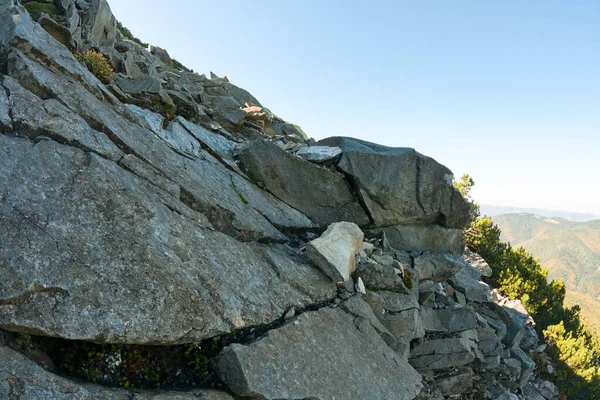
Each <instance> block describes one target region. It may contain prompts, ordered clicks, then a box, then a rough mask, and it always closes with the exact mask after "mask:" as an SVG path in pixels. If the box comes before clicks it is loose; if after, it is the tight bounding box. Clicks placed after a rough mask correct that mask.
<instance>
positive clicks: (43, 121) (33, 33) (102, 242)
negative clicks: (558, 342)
mask: <svg viewBox="0 0 600 400" xmlns="http://www.w3.org/2000/svg"><path fill="white" fill-rule="evenodd" d="M21 3H26V2H25V1H23V2H21ZM46 3H48V2H47V1H46ZM54 4H55V7H56V9H57V14H56V15H52V16H50V15H40V17H39V18H37V17H36V19H37V20H38V21H39V23H38V22H34V21H32V19H31V18H30V16H29V15H28V12H27V11H26V10H27V9H26V8H25V7H23V6H22V5H21V4H20V3H19V2H16V1H14V0H0V72H1V73H2V77H1V80H0V276H1V277H2V281H1V283H0V360H1V362H0V398H5V397H6V398H9V399H19V400H21V399H40V398H48V399H53V398H57V399H58V398H61V399H62V398H70V397H73V396H75V397H76V398H81V399H96V398H102V399H138V400H142V399H156V400H158V399H215V400H217V399H222V400H225V399H241V398H252V399H289V400H291V399H319V400H332V399H340V400H346V399H414V398H419V399H438V398H439V397H440V396H461V395H465V396H471V395H473V394H474V393H476V392H477V391H478V390H484V391H485V392H486V393H487V394H488V398H494V397H498V398H499V396H500V397H501V396H508V398H510V396H514V393H520V395H522V394H523V393H527V396H529V398H535V396H536V395H537V394H540V395H541V396H543V397H544V398H546V399H548V400H550V399H553V398H555V397H556V396H557V395H558V393H556V390H555V388H554V387H553V386H552V385H551V384H550V383H549V382H546V381H544V380H542V379H541V378H540V377H539V376H538V374H537V371H536V366H535V363H534V362H533V361H532V353H531V352H535V351H538V350H539V349H538V348H537V346H536V344H537V335H536V333H535V330H534V322H533V321H532V320H531V317H530V316H529V315H528V314H527V312H526V310H525V309H524V307H523V306H522V304H520V303H519V302H515V301H512V300H509V299H507V298H505V297H503V296H502V295H501V294H499V293H497V292H495V291H492V290H491V289H490V287H489V286H488V285H487V284H485V283H484V282H482V281H481V279H482V274H483V275H485V276H487V275H489V273H490V271H489V266H487V264H486V263H485V261H484V260H483V259H481V258H480V257H479V256H477V255H476V254H473V253H467V254H466V255H464V256H463V255H462V252H463V249H464V243H463V242H464V241H463V233H462V229H463V226H464V225H465V223H467V222H468V220H469V218H470V215H469V205H468V203H466V202H465V201H464V200H463V199H462V197H460V195H459V194H458V192H457V191H456V190H455V189H454V188H453V187H452V185H451V173H450V171H449V170H448V169H447V168H445V167H444V166H442V165H440V164H439V163H437V162H436V161H435V160H433V159H431V158H429V157H426V156H424V155H421V154H419V153H417V152H416V151H415V150H413V149H406V148H388V147H384V146H379V145H375V144H373V143H368V142H363V141H358V140H355V139H350V138H339V137H338V138H330V139H326V140H324V141H322V142H321V143H320V144H319V145H316V142H315V141H313V140H310V141H309V140H308V138H307V137H306V135H305V133H304V132H302V130H301V129H300V128H299V127H298V126H296V125H293V124H290V123H288V122H286V121H284V120H282V119H281V118H279V117H277V116H276V115H275V114H274V113H273V112H271V111H270V110H269V109H267V108H266V107H264V106H263V105H262V104H261V103H260V102H259V101H258V100H257V99H256V98H255V97H254V96H252V95H251V94H250V93H248V92H247V91H245V90H244V89H241V88H239V87H237V86H235V85H234V84H232V83H231V82H230V81H229V79H227V77H218V76H217V75H215V74H212V73H211V76H210V78H209V77H206V76H204V75H198V74H195V73H192V72H188V71H183V70H182V69H183V68H181V65H180V64H178V63H175V62H173V60H172V59H171V58H170V56H169V55H168V53H167V51H166V50H164V49H160V48H158V47H155V46H150V47H148V48H147V47H145V46H142V45H141V44H139V43H136V42H134V41H131V40H127V39H125V38H124V37H123V35H122V34H121V33H120V32H118V29H117V26H116V20H115V18H114V16H113V15H112V13H111V12H110V8H109V6H108V4H107V3H106V1H105V0H85V1H84V0H76V1H75V0H60V1H55V2H54ZM29 7H30V9H31V6H29ZM92 48H93V49H95V50H99V51H102V53H103V54H104V55H105V56H106V57H107V62H109V63H110V65H111V66H112V68H113V69H114V70H115V72H116V75H115V77H114V79H112V80H111V82H110V83H108V84H107V85H104V84H102V83H101V82H100V81H99V80H98V79H97V78H96V77H95V76H94V75H93V74H92V73H90V71H88V69H87V68H86V67H85V66H84V65H83V64H81V63H80V62H79V61H78V60H77V59H76V57H75V56H74V55H73V53H72V51H85V50H88V49H92ZM82 349H83V350H82ZM144 352H146V353H148V354H159V355H161V354H162V358H160V360H161V361H160V363H156V364H152V365H149V364H144V363H145V362H146V363H147V362H148V358H144V357H145V356H143V353H144ZM125 354H128V355H129V358H128V359H125V358H123V359H121V358H120V357H121V355H125ZM144 354H145V353H144ZM175 354H179V355H184V356H185V357H183V358H177V357H174V355H175ZM536 354H538V353H536ZM538 356H539V357H543V353H539V354H538ZM538 356H536V357H538ZM186 357H187V358H186ZM181 360H186V361H185V365H179V364H177V363H178V362H182V361H181ZM116 369H119V370H120V373H121V375H119V374H118V373H117V372H115V371H116ZM125 370H126V372H127V373H129V374H130V375H127V376H133V375H135V376H136V377H140V376H141V377H142V378H143V379H148V380H150V381H151V378H152V377H153V376H154V374H157V376H158V372H157V371H158V370H160V373H161V374H171V375H172V376H173V377H180V376H181V375H182V374H183V375H185V374H186V373H187V372H185V371H190V370H193V371H194V373H195V376H196V377H198V380H197V381H193V384H192V383H190V382H192V381H188V380H183V378H178V379H179V380H177V379H164V381H163V380H161V381H160V382H158V383H157V385H158V386H161V384H162V385H163V386H161V388H162V390H161V392H156V391H155V392H144V391H140V390H136V391H132V390H131V389H130V388H127V386H129V385H130V384H131V383H132V382H130V381H129V380H128V379H126V380H122V379H121V378H122V376H124V375H123V374H122V373H123V371H125ZM182 371H183V372H182ZM497 377H498V379H497ZM506 377H509V379H506ZM98 378H100V381H98V383H102V384H104V385H113V386H122V387H120V388H117V387H107V386H100V385H95V384H92V383H84V382H83V381H82V380H81V379H88V380H90V381H95V380H97V379H98ZM157 379H158V378H157ZM175 381H177V382H179V383H177V384H175V383H173V382H175ZM165 382H169V383H168V384H167V383H165ZM181 382H184V383H185V384H182V383H181ZM152 384H153V386H151V387H156V385H155V384H156V382H152ZM164 385H166V386H164ZM169 385H171V386H169ZM178 385H179V386H178ZM204 386H206V387H208V386H211V387H212V386H215V387H217V388H222V389H223V390H218V391H215V390H204V389H197V388H199V387H204ZM138 388H145V387H142V386H138ZM175 389H177V390H180V391H179V392H175V391H174V390H175Z"/></svg>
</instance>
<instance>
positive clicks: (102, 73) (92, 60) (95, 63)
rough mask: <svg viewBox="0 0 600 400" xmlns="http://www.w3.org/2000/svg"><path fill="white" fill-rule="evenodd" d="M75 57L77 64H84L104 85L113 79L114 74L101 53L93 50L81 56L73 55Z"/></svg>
mask: <svg viewBox="0 0 600 400" xmlns="http://www.w3.org/2000/svg"><path fill="white" fill-rule="evenodd" d="M75 57H76V58H77V59H78V60H79V62H81V63H83V64H85V66H86V67H87V68H88V69H89V70H90V72H91V73H92V74H94V75H95V76H96V78H98V79H99V80H100V82H102V83H104V84H108V83H110V81H111V80H112V79H113V77H114V75H115V72H114V71H113V69H112V67H111V66H110V64H109V62H108V60H107V59H106V57H105V56H104V54H102V53H101V52H98V51H94V50H87V51H86V52H85V53H83V54H79V53H78V54H75Z"/></svg>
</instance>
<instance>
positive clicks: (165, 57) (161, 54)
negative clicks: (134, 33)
mask: <svg viewBox="0 0 600 400" xmlns="http://www.w3.org/2000/svg"><path fill="white" fill-rule="evenodd" d="M148 51H149V52H150V54H152V55H155V56H156V57H158V58H159V59H160V61H162V62H163V63H165V65H167V66H169V67H173V60H172V59H171V56H169V53H168V52H167V51H166V50H165V49H163V48H161V47H158V46H148Z"/></svg>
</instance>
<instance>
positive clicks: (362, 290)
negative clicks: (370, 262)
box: [356, 277, 367, 294]
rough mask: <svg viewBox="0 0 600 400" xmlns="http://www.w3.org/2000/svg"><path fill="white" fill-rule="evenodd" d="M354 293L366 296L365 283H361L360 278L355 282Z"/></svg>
mask: <svg viewBox="0 0 600 400" xmlns="http://www.w3.org/2000/svg"><path fill="white" fill-rule="evenodd" d="M356 291H357V292H358V293H361V294H367V289H366V288H365V283H364V282H363V280H362V278H361V277H358V281H357V282H356Z"/></svg>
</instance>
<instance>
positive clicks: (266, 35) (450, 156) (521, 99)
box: [110, 0, 600, 215]
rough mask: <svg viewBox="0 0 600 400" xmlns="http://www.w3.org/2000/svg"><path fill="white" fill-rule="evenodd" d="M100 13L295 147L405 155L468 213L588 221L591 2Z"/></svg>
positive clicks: (596, 59)
mask: <svg viewBox="0 0 600 400" xmlns="http://www.w3.org/2000/svg"><path fill="white" fill-rule="evenodd" d="M110 4H111V7H112V9H113V11H114V13H115V15H116V17H117V18H118V19H119V20H120V21H121V22H123V24H124V25H125V26H126V27H128V28H129V29H130V30H131V31H132V32H133V34H134V35H136V36H137V37H139V38H140V39H142V40H144V41H146V42H149V43H152V44H154V45H158V46H162V47H164V48H166V49H167V50H168V51H169V52H170V54H171V56H173V57H174V58H176V59H178V60H179V61H181V62H182V63H183V64H184V65H186V66H188V67H190V68H193V69H194V70H195V71H199V72H200V73H208V72H209V71H214V72H215V73H216V74H218V75H227V76H228V77H229V79H230V80H231V82H232V83H234V84H236V85H238V86H240V87H242V88H244V89H247V90H248V91H249V92H250V93H252V94H253V95H255V96H256V97H257V98H258V99H259V101H261V102H262V103H263V105H265V106H266V107H268V108H270V109H271V110H272V111H273V112H275V113H276V114H278V115H279V116H281V117H283V118H285V119H287V120H289V121H290V122H293V123H295V124H298V125H300V126H302V128H303V129H304V131H305V132H306V133H307V134H308V135H309V136H312V137H314V138H316V139H321V138H324V137H327V136H336V135H342V136H353V137H357V138H361V139H365V140H369V141H374V142H378V143H381V144H384V145H388V146H396V147H413V148H416V149H417V151H419V152H421V153H423V154H426V155H428V156H431V157H433V158H435V159H436V160H438V161H439V162H441V163H443V164H444V165H446V166H448V167H449V168H450V169H452V170H453V172H454V173H455V175H456V176H457V177H459V176H460V175H461V174H462V173H465V172H466V173H469V174H470V175H471V176H473V178H474V179H475V182H476V186H475V188H474V190H473V192H472V195H473V197H474V199H475V200H476V201H478V202H479V203H489V204H512V205H514V206H516V207H534V208H545V209H567V210H576V211H578V212H583V213H592V214H596V215H599V214H600V185H598V184H597V183H594V182H596V181H597V177H598V176H600V162H599V161H598V159H599V158H600V150H599V149H600V112H598V110H600V95H599V93H600V74H598V71H597V68H598V65H600V24H598V21H599V20H600V2H597V1H593V0H583V1H578V2H576V3H565V2H561V1H557V0H551V1H541V0H534V1H530V2H525V3H524V2H518V1H516V0H511V1H506V2H481V1H475V0H471V1H463V0H460V1H457V2H435V3H434V2H408V1H397V2H392V1H379V2H376V3H369V4H367V3H364V2H357V1H350V2H348V1H345V2H341V1H337V0H332V1H329V2H319V1H316V0H309V1H306V2H293V3H292V2H275V1H260V0H259V1H257V2H252V3H248V2H243V1H238V0H235V1H231V0H230V1H223V2H198V1H191V0H186V1H176V2H172V3H170V6H169V7H164V4H163V3H162V2H158V1H155V0H144V1H141V0H128V1H112V2H111V3H110Z"/></svg>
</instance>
